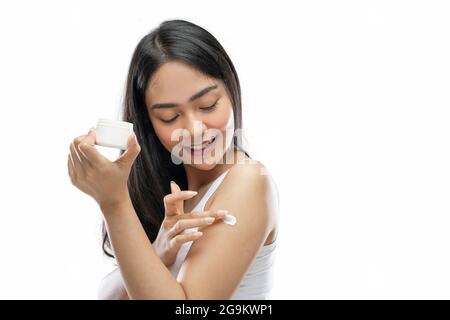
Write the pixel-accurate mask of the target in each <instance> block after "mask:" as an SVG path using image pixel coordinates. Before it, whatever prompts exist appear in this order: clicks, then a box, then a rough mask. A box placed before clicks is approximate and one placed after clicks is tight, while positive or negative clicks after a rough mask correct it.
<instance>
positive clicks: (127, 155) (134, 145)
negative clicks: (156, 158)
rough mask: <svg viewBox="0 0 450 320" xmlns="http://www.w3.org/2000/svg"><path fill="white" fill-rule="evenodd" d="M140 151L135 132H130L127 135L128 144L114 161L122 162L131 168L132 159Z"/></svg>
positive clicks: (134, 158)
mask: <svg viewBox="0 0 450 320" xmlns="http://www.w3.org/2000/svg"><path fill="white" fill-rule="evenodd" d="M139 152H141V146H140V145H139V143H138V140H137V137H136V134H135V133H134V132H132V133H131V134H130V136H129V137H128V146H127V150H125V152H124V153H122V155H121V156H120V157H119V158H118V159H117V160H116V161H115V162H116V163H118V164H123V165H125V166H128V167H130V168H131V166H132V165H133V162H134V160H136V158H137V156H138V155H139Z"/></svg>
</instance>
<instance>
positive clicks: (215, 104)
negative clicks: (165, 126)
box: [161, 100, 219, 123]
mask: <svg viewBox="0 0 450 320" xmlns="http://www.w3.org/2000/svg"><path fill="white" fill-rule="evenodd" d="M217 102H219V100H217V101H216V102H214V104H213V105H212V106H209V107H206V108H200V109H201V110H205V111H206V112H209V111H212V110H213V109H214V108H215V107H216V106H217ZM177 118H178V115H177V116H176V117H174V118H172V119H170V120H162V119H161V121H162V122H164V123H172V122H174V121H175V120H176V119H177Z"/></svg>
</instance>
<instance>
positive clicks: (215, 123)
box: [207, 107, 234, 131]
mask: <svg viewBox="0 0 450 320" xmlns="http://www.w3.org/2000/svg"><path fill="white" fill-rule="evenodd" d="M230 124H231V125H233V124H234V119H233V109H232V108H231V107H230V108H226V109H220V110H218V111H217V112H216V113H215V114H214V115H213V116H212V117H210V119H208V123H207V126H208V127H209V128H215V129H219V130H221V131H226V130H229V127H230Z"/></svg>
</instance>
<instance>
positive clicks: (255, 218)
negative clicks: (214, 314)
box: [178, 161, 278, 299]
mask: <svg viewBox="0 0 450 320" xmlns="http://www.w3.org/2000/svg"><path fill="white" fill-rule="evenodd" d="M214 194H215V196H214V200H212V201H211V203H210V207H209V208H208V209H209V210H213V211H214V210H219V209H224V210H227V211H229V213H230V214H232V215H234V216H235V217H236V224H234V225H228V224H226V223H223V222H221V221H217V222H216V223H213V224H211V225H209V226H206V227H203V228H199V229H200V230H201V231H202V232H203V235H202V237H201V238H199V239H197V240H195V241H194V242H193V243H192V245H191V247H190V249H189V251H188V253H187V256H186V259H185V261H184V262H183V265H182V267H181V269H180V272H179V275H178V280H179V282H180V283H181V285H182V286H183V288H184V290H185V292H186V295H187V296H188V297H189V298H190V299H230V297H232V295H233V293H234V292H235V291H236V289H237V288H238V287H239V283H240V282H241V281H242V279H243V277H244V275H245V273H246V272H247V271H248V270H249V267H250V266H251V264H252V262H253V261H254V259H255V257H256V256H257V254H258V252H259V250H260V249H261V247H262V246H263V245H264V243H265V242H266V241H267V239H268V236H269V235H270V234H271V233H272V232H273V230H274V225H275V223H276V216H277V212H278V192H277V191H276V187H275V184H274V182H273V179H272V177H271V176H270V174H268V172H267V169H266V168H265V167H264V166H263V165H262V164H261V163H260V162H258V161H256V162H255V161H251V162H249V163H239V164H236V165H234V166H233V167H231V169H230V171H229V172H228V173H227V175H226V176H225V178H224V180H223V181H222V183H221V184H220V186H219V188H218V189H217V190H216V192H215V193H214ZM211 198H212V197H211ZM211 198H210V200H211ZM217 270H227V272H226V276H223V277H218V276H217Z"/></svg>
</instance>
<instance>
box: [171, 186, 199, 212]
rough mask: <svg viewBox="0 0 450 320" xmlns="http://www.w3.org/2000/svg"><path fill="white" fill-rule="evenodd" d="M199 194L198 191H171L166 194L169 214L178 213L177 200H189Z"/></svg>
mask: <svg viewBox="0 0 450 320" xmlns="http://www.w3.org/2000/svg"><path fill="white" fill-rule="evenodd" d="M196 194H197V191H190V190H185V191H178V192H177V193H170V194H167V195H165V196H164V199H163V200H164V208H165V210H166V215H167V216H172V215H177V214H179V213H178V208H177V204H176V202H177V201H179V200H187V199H190V198H192V197H193V196H195V195H196Z"/></svg>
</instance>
